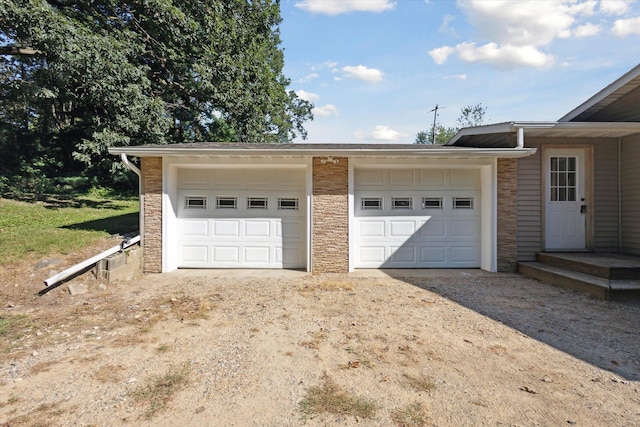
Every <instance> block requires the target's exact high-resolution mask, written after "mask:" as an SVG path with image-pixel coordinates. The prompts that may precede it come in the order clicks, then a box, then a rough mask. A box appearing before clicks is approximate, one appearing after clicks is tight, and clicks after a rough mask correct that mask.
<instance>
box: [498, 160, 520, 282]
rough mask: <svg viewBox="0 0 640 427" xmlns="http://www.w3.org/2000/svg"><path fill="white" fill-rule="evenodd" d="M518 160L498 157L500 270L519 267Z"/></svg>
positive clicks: (506, 271)
mask: <svg viewBox="0 0 640 427" xmlns="http://www.w3.org/2000/svg"><path fill="white" fill-rule="evenodd" d="M517 177H518V160H517V159H498V226H497V240H498V242H497V243H498V250H497V252H498V254H497V255H498V259H497V267H498V271H499V272H503V273H510V272H515V271H517V268H518V264H517V261H518V200H517V197H518V180H517Z"/></svg>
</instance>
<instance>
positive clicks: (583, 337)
mask: <svg viewBox="0 0 640 427" xmlns="http://www.w3.org/2000/svg"><path fill="white" fill-rule="evenodd" d="M390 275H391V276H392V277H393V278H395V279H398V280H402V281H403V282H405V283H409V284H411V285H414V286H417V287H419V288H422V289H425V290H429V291H432V292H434V293H437V294H439V295H441V296H443V297H445V298H447V299H449V300H451V301H454V302H456V303H458V304H460V305H462V306H464V307H466V308H468V309H471V310H473V311H475V312H477V313H480V314H482V315H484V316H487V317H489V318H491V319H493V320H495V321H498V322H500V323H502V324H504V325H506V326H509V327H511V328H513V329H516V330H518V331H520V332H521V333H523V334H525V335H527V336H529V337H531V338H534V339H536V340H538V341H540V342H542V343H545V344H547V345H550V346H552V347H554V348H556V349H558V350H560V351H562V352H565V353H567V354H569V355H571V356H573V357H576V358H578V359H581V360H583V361H585V362H587V363H590V364H592V365H594V366H596V367H598V368H601V369H605V370H607V371H610V372H612V373H615V374H617V375H619V376H621V377H623V378H625V379H627V380H631V381H638V380H640V340H639V339H638V325H640V298H638V295H637V294H634V295H626V296H625V295H622V296H620V297H618V299H617V300H615V301H602V300H596V299H592V298H590V297H588V296H585V295H583V294H580V293H577V292H574V291H570V290H566V289H563V288H559V287H556V286H552V285H548V284H545V283H542V282H539V281H537V280H533V279H528V278H525V277H522V276H519V275H515V274H514V275H495V276H493V277H482V276H477V277H474V276H473V275H472V276H470V277H469V278H460V279H459V280H451V279H450V278H446V279H444V278H438V277H402V273H401V272H399V273H398V272H392V273H390Z"/></svg>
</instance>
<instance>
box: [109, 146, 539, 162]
mask: <svg viewBox="0 0 640 427" xmlns="http://www.w3.org/2000/svg"><path fill="white" fill-rule="evenodd" d="M535 152H536V150H535V149H533V148H525V149H514V148H462V147H456V148H444V147H443V148H442V149H439V148H430V149H424V150H420V149H415V148H414V149H411V150H403V149H385V150H375V149H338V148H337V149H335V150H330V149H322V150H299V151H296V152H292V151H283V150H279V149H251V150H243V149H237V148H234V149H223V148H172V147H171V146H170V145H168V146H166V147H153V148H150V147H144V146H136V147H112V148H109V153H110V154H113V155H120V154H126V155H128V156H135V157H243V158H249V157H280V158H301V157H325V156H333V157H360V158H413V159H415V158H492V157H493V158H495V157H511V158H515V157H525V156H530V155H532V154H534V153H535Z"/></svg>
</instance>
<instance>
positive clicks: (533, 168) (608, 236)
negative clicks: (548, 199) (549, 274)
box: [518, 138, 640, 261]
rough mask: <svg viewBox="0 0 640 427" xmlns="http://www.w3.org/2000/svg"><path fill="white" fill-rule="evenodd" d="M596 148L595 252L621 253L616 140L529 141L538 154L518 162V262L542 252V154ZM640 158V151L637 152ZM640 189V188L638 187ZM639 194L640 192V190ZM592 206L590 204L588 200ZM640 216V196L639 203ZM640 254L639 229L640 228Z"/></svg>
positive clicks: (526, 140) (548, 139) (547, 139)
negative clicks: (549, 149) (561, 149)
mask: <svg viewBox="0 0 640 427" xmlns="http://www.w3.org/2000/svg"><path fill="white" fill-rule="evenodd" d="M575 145H581V146H589V145H593V146H594V152H593V158H594V159H593V162H594V165H593V166H594V167H593V173H594V175H593V187H594V188H593V197H594V200H593V201H592V202H591V203H593V204H594V206H593V212H594V220H593V223H594V225H593V228H594V229H593V230H592V232H593V249H595V250H598V251H617V250H618V237H619V233H618V172H617V163H618V153H617V140H616V139H614V138H597V139H595V138H528V139H525V146H527V147H532V148H537V149H538V152H537V153H536V154H535V155H533V156H529V157H524V158H521V159H519V160H518V261H533V260H535V254H536V252H539V251H541V250H542V234H543V229H544V228H543V225H542V221H543V218H542V211H543V205H542V204H543V203H544V198H543V197H544V196H543V194H542V193H541V191H542V169H543V165H542V160H541V156H542V151H543V148H544V147H545V146H553V147H560V146H565V147H567V148H570V147H572V146H575ZM638 152H639V155H640V148H639V149H638ZM638 190H640V188H638ZM639 194H640V191H639ZM587 203H589V201H587ZM637 207H638V213H640V197H639V199H638V203H637ZM637 241H638V251H640V227H638V240H637Z"/></svg>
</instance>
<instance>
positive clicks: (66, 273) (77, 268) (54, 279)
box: [44, 235, 140, 287]
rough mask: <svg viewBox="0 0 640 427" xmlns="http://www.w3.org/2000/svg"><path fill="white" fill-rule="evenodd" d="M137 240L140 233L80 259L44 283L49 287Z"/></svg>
mask: <svg viewBox="0 0 640 427" xmlns="http://www.w3.org/2000/svg"><path fill="white" fill-rule="evenodd" d="M139 241H140V235H137V236H136V237H134V238H132V239H130V240H125V241H123V242H122V243H121V244H119V245H118V246H114V247H112V248H111V249H107V250H106V251H104V252H101V253H99V254H98V255H96V256H94V257H91V258H89V259H87V260H85V261H82V262H81V263H80V264H76V265H74V266H73V267H70V268H67V269H66V270H64V271H63V272H61V273H58V274H56V275H55V276H52V277H49V278H48V279H47V280H45V281H44V285H45V286H47V287H49V286H51V285H53V284H55V283H58V282H61V281H62V280H64V279H66V278H67V277H69V276H72V275H73V274H75V273H78V272H80V271H82V270H84V269H85V268H87V267H91V266H92V265H94V264H97V263H98V261H100V260H101V259H104V258H106V257H108V256H109V255H113V254H115V253H116V252H119V251H121V250H122V249H125V248H128V247H129V246H131V245H134V244H136V243H138V242H139Z"/></svg>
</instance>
